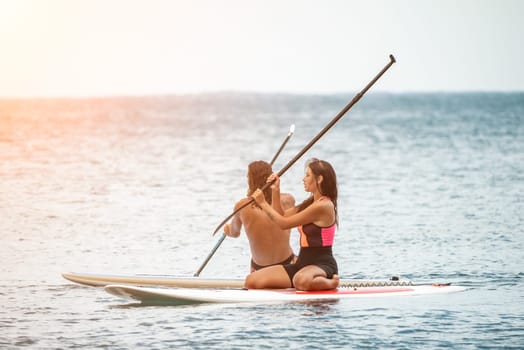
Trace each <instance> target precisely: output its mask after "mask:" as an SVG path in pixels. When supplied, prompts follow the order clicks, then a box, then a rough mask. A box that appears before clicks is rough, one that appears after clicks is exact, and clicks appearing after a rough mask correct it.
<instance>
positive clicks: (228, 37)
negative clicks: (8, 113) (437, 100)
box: [0, 0, 524, 97]
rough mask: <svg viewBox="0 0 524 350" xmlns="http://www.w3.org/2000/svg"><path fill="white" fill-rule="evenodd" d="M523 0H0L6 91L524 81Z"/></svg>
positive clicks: (468, 87) (515, 86)
mask: <svg viewBox="0 0 524 350" xmlns="http://www.w3.org/2000/svg"><path fill="white" fill-rule="evenodd" d="M523 14H524V1H520V0H438V1H437V0H434V1H430V0H368V1H362V0H359V1H353V0H323V1H321V0H317V1H312V0H251V1H250V0H170V1H168V0H0V97H64V96H65V97H69V96H71V97H89V96H114V95H119V96H122V95H155V94H186V93H200V92H216V91H239V92H269V93H281V92H283V93H314V94H327V93H338V92H351V91H358V90H360V89H362V88H363V87H364V86H365V85H366V84H367V83H368V82H369V81H370V80H371V79H372V78H373V77H374V76H375V74H376V73H377V72H378V71H380V69H382V67H384V66H385V65H386V64H387V63H388V62H389V57H388V56H389V54H393V55H394V56H395V57H396V59H397V63H396V64H395V65H394V66H393V67H392V68H391V69H390V70H389V71H388V73H387V75H386V76H384V77H383V78H382V79H381V80H380V81H379V82H378V83H377V85H376V86H375V87H374V90H377V91H390V92H433V91H450V92H454V91H524V44H523V43H524V39H523V38H524V20H523V18H524V17H523Z"/></svg>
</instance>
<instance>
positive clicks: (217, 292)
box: [105, 284, 465, 305]
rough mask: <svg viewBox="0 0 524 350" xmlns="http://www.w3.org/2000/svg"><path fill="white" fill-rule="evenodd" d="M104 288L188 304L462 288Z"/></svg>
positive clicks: (165, 302)
mask: <svg viewBox="0 0 524 350" xmlns="http://www.w3.org/2000/svg"><path fill="white" fill-rule="evenodd" d="M105 290H106V291H107V292H108V293H110V294H113V295H116V296H118V297H121V298H123V299H127V300H135V301H140V302H142V303H143V304H151V305H188V304H198V303H245V302H251V303H264V302H300V301H317V300H338V299H346V298H369V297H385V296H407V295H427V294H443V293H453V292H461V291H464V290H465V288H464V287H461V286H451V285H440V284H435V285H416V286H385V287H358V288H338V289H336V290H328V291H316V292H303V291H297V290H295V289H278V290H268V289H256V290H255V289H250V290H246V289H202V288H159V287H136V286H129V285H108V286H106V287H105Z"/></svg>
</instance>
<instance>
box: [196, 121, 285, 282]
mask: <svg viewBox="0 0 524 350" xmlns="http://www.w3.org/2000/svg"><path fill="white" fill-rule="evenodd" d="M294 131H295V125H291V127H290V129H289V133H288V134H287V136H286V138H285V140H284V142H282V145H280V148H279V149H278V151H277V153H276V154H275V156H274V157H273V159H271V163H269V164H271V165H273V163H275V160H277V157H278V156H279V154H280V152H282V150H283V149H284V147H285V146H286V144H287V142H288V141H289V139H290V138H291V136H293V133H294ZM226 237H227V236H226V234H223V235H222V237H220V239H219V240H218V241H217V243H216V244H215V246H214V247H213V249H212V250H211V252H210V253H209V254H208V255H207V258H206V260H204V262H203V263H202V265H200V267H199V268H198V270H197V272H195V274H194V275H193V276H194V277H198V276H200V273H201V272H202V270H203V269H204V268H205V267H206V265H207V263H208V262H209V260H211V258H212V257H213V255H215V252H216V251H217V250H218V248H219V247H220V245H221V244H222V242H224V240H225V239H226Z"/></svg>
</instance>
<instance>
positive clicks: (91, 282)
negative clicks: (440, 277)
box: [62, 272, 412, 288]
mask: <svg viewBox="0 0 524 350" xmlns="http://www.w3.org/2000/svg"><path fill="white" fill-rule="evenodd" d="M62 276H63V277H64V278H65V279H67V280H69V281H72V282H75V283H79V284H83V285H88V286H95V287H104V286H107V285H109V284H124V285H135V286H164V287H177V288H243V287H244V279H241V278H231V279H226V278H202V277H180V276H169V275H125V274H123V275H107V274H95V273H79V272H68V273H63V274H62ZM408 285H412V283H411V281H409V280H405V279H398V278H395V279H394V280H357V279H341V280H340V287H365V286H408Z"/></svg>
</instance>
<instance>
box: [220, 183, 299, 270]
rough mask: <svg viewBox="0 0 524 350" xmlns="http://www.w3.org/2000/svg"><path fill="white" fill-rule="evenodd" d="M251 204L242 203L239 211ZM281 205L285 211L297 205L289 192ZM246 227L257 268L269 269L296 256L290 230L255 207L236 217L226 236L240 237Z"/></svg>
mask: <svg viewBox="0 0 524 350" xmlns="http://www.w3.org/2000/svg"><path fill="white" fill-rule="evenodd" d="M247 201H249V198H244V199H242V200H240V201H238V202H237V204H236V205H235V209H236V208H238V207H240V206H241V205H243V204H245V203H246V202H247ZM280 202H281V205H282V209H283V210H286V209H289V208H292V207H294V205H295V199H294V198H293V196H292V195H290V194H287V193H282V194H281V195H280ZM242 225H243V226H244V231H245V232H246V235H247V238H248V240H249V246H250V248H251V257H252V261H253V262H254V263H255V264H256V265H260V266H269V265H274V264H278V263H280V262H282V261H285V260H286V259H288V258H289V257H290V256H291V255H292V254H293V250H292V248H291V246H290V245H289V235H290V230H282V229H280V228H279V227H278V226H277V225H275V223H274V222H273V221H271V219H269V217H268V216H267V215H266V214H265V213H264V212H263V211H262V210H260V208H258V207H256V206H255V205H248V206H247V207H246V208H244V209H242V210H241V211H240V212H239V213H238V214H237V215H235V217H234V218H233V221H232V222H231V225H229V227H227V226H226V227H225V230H224V231H225V234H226V235H228V236H231V237H238V236H239V235H240V230H241V228H242Z"/></svg>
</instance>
